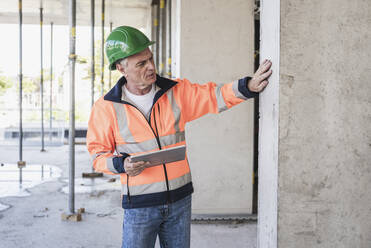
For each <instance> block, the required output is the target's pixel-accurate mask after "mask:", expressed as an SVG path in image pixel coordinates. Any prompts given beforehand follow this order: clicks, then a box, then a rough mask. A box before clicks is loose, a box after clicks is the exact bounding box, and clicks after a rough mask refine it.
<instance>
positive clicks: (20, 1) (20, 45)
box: [18, 0, 26, 188]
mask: <svg viewBox="0 0 371 248" xmlns="http://www.w3.org/2000/svg"><path fill="white" fill-rule="evenodd" d="M18 7H19V160H18V168H19V186H20V188H22V168H23V167H24V166H25V165H26V162H24V161H22V160H23V158H22V156H23V127H22V79H23V74H22V0H19V1H18Z"/></svg>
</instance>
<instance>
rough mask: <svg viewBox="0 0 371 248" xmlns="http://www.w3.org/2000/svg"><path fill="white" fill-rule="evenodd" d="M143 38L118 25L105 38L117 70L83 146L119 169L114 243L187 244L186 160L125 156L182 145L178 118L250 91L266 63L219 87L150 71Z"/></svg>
mask: <svg viewBox="0 0 371 248" xmlns="http://www.w3.org/2000/svg"><path fill="white" fill-rule="evenodd" d="M153 43H154V42H151V41H150V40H149V39H148V38H147V37H146V36H145V35H144V34H143V33H142V32H140V31H139V30H137V29H135V28H132V27H128V26H121V27H118V28H116V29H115V30H113V31H112V33H111V34H110V35H109V36H108V38H107V41H106V55H107V57H108V60H109V63H110V65H109V68H110V69H111V70H115V69H117V70H118V71H119V72H120V73H121V74H122V75H123V77H122V78H121V79H120V80H119V81H118V82H117V84H116V85H115V86H114V87H113V88H112V89H111V90H110V91H109V92H108V93H107V94H106V95H105V96H104V97H101V98H100V99H98V101H97V102H96V103H95V104H94V106H93V109H92V112H91V116H90V120H89V129H88V134H87V145H88V150H89V152H90V154H91V155H92V157H93V160H94V162H93V164H94V168H95V170H97V171H100V172H104V173H108V174H119V175H120V176H121V183H122V192H123V196H122V206H123V208H124V209H125V211H124V224H123V242H122V247H130V248H133V247H138V248H148V247H154V244H155V241H156V237H157V235H158V236H159V239H160V245H161V247H172V248H182V247H189V246H190V221H191V194H192V193H193V186H192V181H191V174H190V169H189V166H188V162H187V159H185V160H181V161H177V162H173V163H168V164H163V165H160V166H153V167H148V168H146V165H147V164H146V162H144V161H142V162H136V163H133V162H131V160H130V156H131V155H135V154H139V153H144V152H149V151H155V150H160V149H164V148H169V147H175V146H179V145H184V144H185V134H184V130H185V124H186V123H187V122H189V121H192V120H194V119H197V118H199V117H201V116H203V115H205V114H207V113H219V112H221V111H223V110H226V109H228V108H230V107H232V106H234V105H236V104H239V103H241V102H242V101H244V100H246V99H247V98H251V97H254V96H256V95H257V94H258V93H259V92H261V91H262V90H263V89H264V88H265V86H266V85H267V84H268V81H267V79H268V77H269V76H270V75H271V73H272V71H271V70H270V67H271V62H270V61H268V60H265V61H264V62H263V63H262V64H261V65H260V67H259V69H258V70H257V72H256V73H255V75H254V76H253V78H249V77H246V78H243V79H240V80H237V81H234V82H232V83H229V84H224V85H221V86H218V85H216V84H215V83H207V84H204V85H198V84H192V83H190V82H189V81H188V80H186V79H176V80H174V81H173V80H169V79H166V78H163V77H160V76H158V75H156V68H155V65H154V62H153V55H152V52H151V51H150V49H149V46H150V45H152V44H153Z"/></svg>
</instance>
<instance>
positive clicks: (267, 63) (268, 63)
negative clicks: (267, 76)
mask: <svg viewBox="0 0 371 248" xmlns="http://www.w3.org/2000/svg"><path fill="white" fill-rule="evenodd" d="M271 66H272V62H271V61H270V60H268V59H265V60H264V61H263V62H262V63H261V64H260V65H259V68H258V70H257V71H256V74H258V75H260V74H262V73H264V72H266V71H267V70H269V68H270V67H271Z"/></svg>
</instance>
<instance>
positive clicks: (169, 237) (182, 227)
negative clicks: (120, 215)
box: [122, 195, 192, 248]
mask: <svg viewBox="0 0 371 248" xmlns="http://www.w3.org/2000/svg"><path fill="white" fill-rule="evenodd" d="M191 204H192V196H191V195H189V196H187V197H185V198H183V199H181V200H179V201H177V202H174V203H171V204H167V205H161V206H155V207H148V208H134V209H125V211H124V225H123V232H122V248H150V247H154V246H155V242H156V237H157V235H158V236H159V239H160V246H161V248H189V247H190V235H191Z"/></svg>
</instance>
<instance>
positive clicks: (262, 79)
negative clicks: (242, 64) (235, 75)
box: [258, 70, 272, 82]
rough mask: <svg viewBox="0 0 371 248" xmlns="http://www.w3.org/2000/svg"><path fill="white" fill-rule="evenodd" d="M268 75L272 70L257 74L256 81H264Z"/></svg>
mask: <svg viewBox="0 0 371 248" xmlns="http://www.w3.org/2000/svg"><path fill="white" fill-rule="evenodd" d="M270 75H272V70H269V71H267V72H264V73H263V74H261V75H260V76H258V81H259V82H261V81H264V80H265V79H267V78H268V77H269V76H270Z"/></svg>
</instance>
